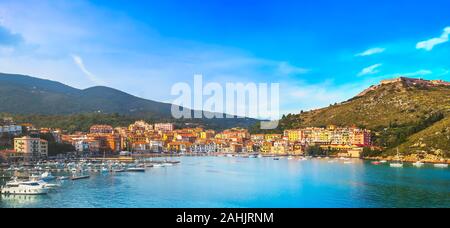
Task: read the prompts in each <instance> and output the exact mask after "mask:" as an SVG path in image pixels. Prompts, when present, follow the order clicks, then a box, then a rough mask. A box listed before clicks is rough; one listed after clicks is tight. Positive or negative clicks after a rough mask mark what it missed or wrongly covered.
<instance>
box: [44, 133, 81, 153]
mask: <svg viewBox="0 0 450 228" xmlns="http://www.w3.org/2000/svg"><path fill="white" fill-rule="evenodd" d="M40 138H41V139H44V140H47V142H48V156H56V155H58V154H66V153H68V152H73V151H75V147H74V146H73V145H72V144H67V143H58V142H56V140H55V138H54V137H53V135H52V134H51V133H46V134H41V135H40Z"/></svg>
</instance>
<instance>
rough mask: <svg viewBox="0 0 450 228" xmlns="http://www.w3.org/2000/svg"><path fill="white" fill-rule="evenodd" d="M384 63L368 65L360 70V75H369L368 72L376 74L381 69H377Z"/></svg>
mask: <svg viewBox="0 0 450 228" xmlns="http://www.w3.org/2000/svg"><path fill="white" fill-rule="evenodd" d="M381 65H382V64H381V63H378V64H375V65H372V66H369V67H366V68H364V69H362V71H361V72H359V74H358V76H364V75H368V74H376V73H378V72H379V70H377V69H378V68H379V67H380V66H381Z"/></svg>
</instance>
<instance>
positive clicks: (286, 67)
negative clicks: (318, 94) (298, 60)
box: [278, 62, 309, 75]
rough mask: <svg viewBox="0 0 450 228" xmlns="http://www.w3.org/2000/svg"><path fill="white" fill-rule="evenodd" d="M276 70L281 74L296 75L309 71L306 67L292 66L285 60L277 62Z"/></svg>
mask: <svg viewBox="0 0 450 228" xmlns="http://www.w3.org/2000/svg"><path fill="white" fill-rule="evenodd" d="M278 71H279V73H281V74H283V75H296V74H306V73H308V72H309V70H308V69H305V68H302V67H297V66H293V65H291V64H289V63H287V62H281V63H279V64H278Z"/></svg>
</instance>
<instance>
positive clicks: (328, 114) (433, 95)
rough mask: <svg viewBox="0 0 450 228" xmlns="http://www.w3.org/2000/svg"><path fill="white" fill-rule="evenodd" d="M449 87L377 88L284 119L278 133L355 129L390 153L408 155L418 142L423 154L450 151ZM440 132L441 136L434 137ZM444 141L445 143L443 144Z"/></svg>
mask: <svg viewBox="0 0 450 228" xmlns="http://www.w3.org/2000/svg"><path fill="white" fill-rule="evenodd" d="M449 116H450V86H445V85H440V86H423V85H412V84H409V83H405V82H396V83H391V84H386V85H380V86H378V87H376V89H373V90H371V91H369V92H367V93H364V94H363V95H361V96H357V97H355V98H353V99H350V100H348V101H346V102H343V103H340V104H336V105H331V106H330V107H327V108H322V109H318V110H313V111H309V112H303V113H300V114H289V115H287V116H284V117H283V119H282V120H281V123H280V126H281V127H280V129H281V130H282V129H292V128H300V127H307V126H318V127H320V126H326V125H330V124H333V125H338V126H358V127H361V128H367V129H370V130H372V131H373V132H374V143H375V145H377V146H382V147H385V148H386V151H385V153H386V154H388V153H391V152H392V150H393V149H395V148H396V147H397V146H400V145H401V146H400V149H402V150H403V152H405V153H409V152H410V151H411V150H410V148H409V147H410V146H411V145H414V144H416V143H417V142H418V141H420V140H419V139H422V141H423V142H424V143H423V144H422V145H423V147H422V148H421V150H422V151H428V152H432V151H435V150H437V149H440V150H443V151H447V152H448V151H450V148H449V141H448V139H447V138H448V131H447V130H445V129H447V128H446V127H448V126H449ZM437 132H441V134H439V133H437ZM446 139H447V140H446Z"/></svg>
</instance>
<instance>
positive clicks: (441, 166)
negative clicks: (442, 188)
mask: <svg viewBox="0 0 450 228" xmlns="http://www.w3.org/2000/svg"><path fill="white" fill-rule="evenodd" d="M434 167H436V168H448V164H445V163H438V164H434Z"/></svg>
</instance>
